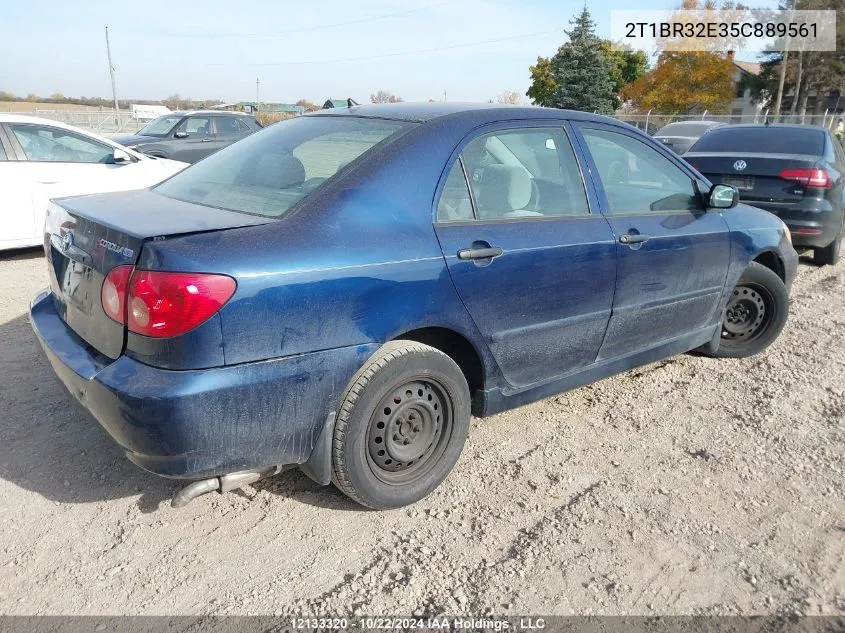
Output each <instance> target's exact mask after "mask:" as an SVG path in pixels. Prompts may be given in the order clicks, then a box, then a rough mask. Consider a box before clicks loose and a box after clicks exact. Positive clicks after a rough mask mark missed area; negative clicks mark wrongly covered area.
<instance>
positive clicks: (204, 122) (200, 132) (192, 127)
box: [176, 116, 212, 138]
mask: <svg viewBox="0 0 845 633" xmlns="http://www.w3.org/2000/svg"><path fill="white" fill-rule="evenodd" d="M176 132H187V133H188V136H189V137H190V136H197V137H200V138H202V137H205V136H211V134H212V130H211V117H207V116H204V117H200V116H191V117H188V118H187V119H185V120H184V121H182V122H181V123H180V124H179V127H177V128H176Z"/></svg>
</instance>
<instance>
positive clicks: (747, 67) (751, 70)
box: [734, 60, 760, 75]
mask: <svg viewBox="0 0 845 633" xmlns="http://www.w3.org/2000/svg"><path fill="white" fill-rule="evenodd" d="M734 66H736V67H737V68H739V69H740V70H741V71H742V72H745V73H748V74H749V75H759V74H760V63H759V62H741V61H737V60H734Z"/></svg>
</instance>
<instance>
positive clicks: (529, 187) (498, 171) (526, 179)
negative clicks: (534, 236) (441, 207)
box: [461, 127, 589, 220]
mask: <svg viewBox="0 0 845 633" xmlns="http://www.w3.org/2000/svg"><path fill="white" fill-rule="evenodd" d="M461 158H462V159H463V164H464V166H465V168H466V171H467V175H468V177H469V180H470V186H471V187H472V193H473V196H474V197H475V203H476V213H477V214H478V219H479V220H486V219H502V218H520V217H544V216H565V215H582V214H587V213H589V207H588V206H587V194H586V191H585V190H584V183H583V180H582V179H581V172H580V170H579V169H578V163H577V162H576V160H575V153H574V151H573V149H572V145H571V144H570V142H569V139H568V137H567V136H566V134H565V133H564V131H563V130H562V129H560V128H552V127H549V128H524V129H517V130H502V131H498V132H492V133H489V134H483V135H481V136H479V137H478V138H476V139H474V140H472V141H471V142H470V143H469V144H468V145H467V146H466V147H465V148H464V150H463V152H462V153H461Z"/></svg>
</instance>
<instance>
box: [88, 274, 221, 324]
mask: <svg viewBox="0 0 845 633" xmlns="http://www.w3.org/2000/svg"><path fill="white" fill-rule="evenodd" d="M236 287H237V284H236V283H235V280H234V279H232V278H231V277H227V276H226V275H212V274H206V273H171V272H157V271H152V270H135V268H134V267H133V266H117V267H115V268H113V269H112V270H111V272H109V274H108V275H106V279H105V281H103V288H102V290H101V292H100V299H101V301H102V304H103V311H104V312H105V313H106V314H107V315H108V317H109V318H111V319H113V320H115V321H117V322H118V323H120V324H121V325H126V326H127V327H128V329H129V331H130V332H135V333H136V334H142V335H144V336H152V337H156V338H167V337H170V336H178V335H180V334H184V333H185V332H187V331H189V330H192V329H194V328H195V327H197V326H198V325H200V324H201V323H204V322H205V321H207V320H208V319H210V318H211V317H212V316H214V314H216V313H217V311H218V310H219V309H220V308H222V307H223V306H224V305H225V303H226V302H227V301H228V300H229V299H231V297H232V295H233V294H235V288H236Z"/></svg>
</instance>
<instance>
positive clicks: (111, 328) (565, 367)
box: [31, 104, 797, 508]
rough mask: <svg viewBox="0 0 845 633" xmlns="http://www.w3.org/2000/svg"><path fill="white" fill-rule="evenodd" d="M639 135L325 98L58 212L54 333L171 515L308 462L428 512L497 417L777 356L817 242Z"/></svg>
mask: <svg viewBox="0 0 845 633" xmlns="http://www.w3.org/2000/svg"><path fill="white" fill-rule="evenodd" d="M737 202H738V198H737V192H736V190H735V189H733V188H732V187H729V186H726V185H711V184H710V183H709V182H708V181H707V180H705V179H704V178H703V177H702V176H701V175H700V174H699V173H697V172H696V171H695V170H694V169H693V168H691V167H690V166H689V165H687V164H686V163H685V162H683V161H682V160H681V159H680V158H678V157H676V156H675V155H674V154H672V153H671V152H670V151H669V150H667V149H665V148H664V147H662V146H661V145H660V143H657V142H656V141H654V140H653V139H651V138H649V137H648V136H646V135H644V134H642V133H640V132H639V131H637V130H636V129H634V128H632V127H631V126H628V125H625V124H623V123H620V122H617V121H614V120H612V119H608V118H604V117H599V116H595V115H591V114H585V113H580V112H568V111H563V110H552V109H543V108H507V107H498V106H489V107H484V106H461V105H455V104H427V105H411V104H398V105H373V106H358V107H350V108H344V109H334V110H329V111H325V110H324V111H320V112H317V113H314V114H312V115H307V116H302V117H298V118H295V119H292V120H289V121H285V122H283V123H280V124H278V125H274V126H272V127H270V128H267V129H265V130H263V131H261V132H259V133H257V134H255V135H252V136H250V137H248V138H246V139H245V140H243V141H241V142H238V143H236V144H234V145H232V146H231V147H229V148H227V149H224V150H222V151H220V152H219V153H217V154H214V155H213V156H211V157H209V158H207V159H206V160H204V161H202V162H201V163H198V164H197V165H194V166H193V167H190V168H188V169H187V170H185V171H184V172H182V173H180V174H177V175H176V176H174V177H172V178H170V179H169V180H167V181H165V182H164V183H162V184H160V185H158V186H156V187H153V188H152V189H150V190H143V191H135V192H131V193H122V194H104V195H95V196H87V197H78V198H67V199H61V200H58V201H56V202H55V203H54V204H53V205H52V206H51V207H50V209H49V214H48V218H47V225H46V231H45V235H44V249H45V252H46V255H47V263H48V266H49V275H50V287H49V288H48V289H46V290H44V291H43V292H42V293H41V294H39V295H38V296H37V297H35V299H34V300H33V303H32V307H31V321H32V325H33V328H34V329H35V332H36V334H37V336H38V339H39V340H40V343H41V345H42V346H43V348H44V351H45V352H46V354H47V356H48V357H49V360H50V362H51V364H52V366H53V368H54V369H55V372H56V373H57V374H58V376H59V378H60V379H61V380H62V382H63V383H64V384H65V385H66V386H67V388H68V389H69V391H70V392H71V394H73V396H74V397H75V398H76V399H77V400H78V401H79V402H80V403H82V405H83V407H85V408H86V409H87V410H88V411H89V412H90V413H91V414H92V415H93V417H94V418H96V419H97V420H98V421H99V422H100V424H102V426H103V427H104V428H105V429H106V430H107V431H108V433H109V434H111V436H112V437H113V438H114V440H115V441H116V442H117V443H118V444H119V445H120V446H121V448H122V450H123V451H124V452H125V454H126V456H127V457H128V458H129V459H130V460H131V461H132V462H134V463H135V464H137V465H138V466H140V467H142V468H144V469H146V470H148V471H151V472H153V473H157V474H159V475H163V476H166V477H173V478H180V479H185V480H190V481H189V482H186V486H185V487H184V488H183V489H182V490H181V491H180V492H179V493H177V495H176V497H175V498H174V505H177V506H178V505H182V504H184V503H186V502H187V501H189V500H190V499H192V498H193V497H195V496H197V495H199V494H202V493H204V492H209V491H212V490H219V491H225V490H229V489H232V488H234V487H237V486H240V485H242V484H244V483H246V482H250V481H255V480H256V479H257V478H259V477H261V476H263V475H266V474H268V473H274V472H277V471H278V470H279V469H280V468H281V467H282V466H285V465H292V464H295V465H298V466H299V467H300V468H302V469H303V470H304V471H305V472H306V473H307V474H308V475H309V476H310V477H311V478H313V479H314V480H315V481H317V482H318V483H320V484H329V483H330V482H334V484H335V485H336V486H337V487H338V488H340V490H342V491H343V492H344V493H346V494H347V495H349V496H350V497H352V498H353V499H355V500H356V501H358V502H360V503H362V504H364V505H367V506H370V507H373V508H394V507H399V506H402V505H405V504H409V503H413V502H415V501H417V500H419V499H421V498H422V497H424V496H425V495H426V494H428V493H429V492H431V491H432V490H433V489H434V488H435V487H436V486H438V485H439V484H440V483H441V482H442V481H443V480H444V479H445V478H446V476H447V475H448V473H449V471H450V470H451V469H452V467H453V466H454V464H455V462H456V461H457V459H458V456H459V454H460V453H461V450H462V447H463V445H464V442H465V439H466V437H467V432H468V430H469V425H470V416H471V415H475V416H478V417H484V416H489V415H491V414H494V413H498V412H500V411H504V410H506V409H510V408H513V407H517V406H520V405H523V404H526V403H529V402H532V401H536V400H539V399H542V398H546V397H548V396H551V395H553V394H557V393H559V392H562V391H565V390H569V389H573V388H576V387H579V386H581V385H584V384H586V383H589V382H593V381H596V380H598V379H601V378H604V377H606V376H610V375H612V374H616V373H620V372H624V371H626V370H629V369H631V368H632V367H636V366H639V365H643V364H646V363H650V362H653V361H656V360H658V359H661V358H664V357H667V356H670V355H674V354H679V353H683V352H687V351H690V350H699V351H700V352H703V353H706V354H709V355H712V356H718V357H742V356H748V355H751V354H755V353H758V352H760V351H762V350H763V349H765V348H766V347H767V346H768V345H769V344H771V343H772V341H773V340H774V339H775V338H776V337H777V336H778V334H779V333H780V331H781V329H782V328H783V326H784V323H785V321H786V318H787V310H788V289H789V287H790V284H791V282H792V280H793V278H794V276H795V273H796V265H797V256H796V254H795V251H794V250H793V248H792V246H791V242H790V235H789V231H788V230H787V229H786V227H785V226H784V224H783V222H781V221H780V220H779V219H778V218H776V217H775V216H773V215H771V214H769V213H767V212H765V211H761V210H758V209H755V208H752V207H748V206H745V205H741V204H738V203H737Z"/></svg>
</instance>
